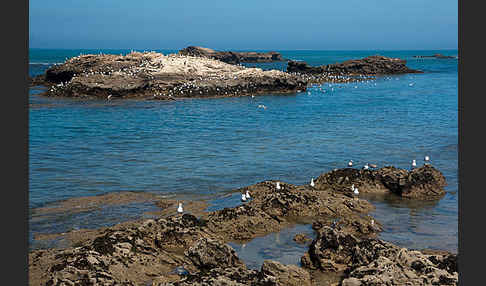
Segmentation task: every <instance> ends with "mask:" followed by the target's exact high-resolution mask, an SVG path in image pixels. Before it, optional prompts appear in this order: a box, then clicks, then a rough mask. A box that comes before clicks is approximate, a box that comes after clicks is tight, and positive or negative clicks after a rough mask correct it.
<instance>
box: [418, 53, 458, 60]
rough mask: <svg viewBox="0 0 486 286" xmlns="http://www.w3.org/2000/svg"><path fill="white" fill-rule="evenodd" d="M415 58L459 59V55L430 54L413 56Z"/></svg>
mask: <svg viewBox="0 0 486 286" xmlns="http://www.w3.org/2000/svg"><path fill="white" fill-rule="evenodd" d="M413 57H414V58H418V59H426V58H435V59H457V58H458V57H457V56H446V55H443V54H433V55H429V56H413Z"/></svg>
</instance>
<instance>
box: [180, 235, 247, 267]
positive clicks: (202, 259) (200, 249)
mask: <svg viewBox="0 0 486 286" xmlns="http://www.w3.org/2000/svg"><path fill="white" fill-rule="evenodd" d="M185 255H186V256H187V257H189V259H190V260H191V261H192V262H193V263H194V265H195V266H196V267H197V268H198V269H199V270H201V271H207V270H210V269H213V268H218V267H220V268H224V267H234V266H236V267H245V266H244V264H243V263H242V262H241V261H240V259H239V258H238V256H237V255H236V252H235V250H234V249H233V248H232V247H230V246H228V245H226V244H224V243H222V242H220V241H218V240H213V239H210V238H201V239H199V240H198V241H197V242H196V243H195V244H194V245H193V246H191V247H190V248H189V249H188V250H187V251H186V252H185Z"/></svg>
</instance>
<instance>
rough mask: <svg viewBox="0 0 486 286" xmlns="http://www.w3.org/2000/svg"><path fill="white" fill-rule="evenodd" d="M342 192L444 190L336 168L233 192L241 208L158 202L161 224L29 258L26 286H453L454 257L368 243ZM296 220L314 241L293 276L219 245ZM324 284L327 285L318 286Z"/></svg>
mask: <svg viewBox="0 0 486 286" xmlns="http://www.w3.org/2000/svg"><path fill="white" fill-rule="evenodd" d="M350 184H355V185H359V186H360V190H361V189H362V190H363V192H368V193H389V195H392V196H395V195H401V196H402V197H406V198H408V199H416V200H417V199H432V198H433V199H438V198H440V196H441V194H442V195H443V192H444V191H443V189H442V188H443V186H444V185H445V180H443V176H442V174H441V173H440V171H438V170H437V169H435V168H434V167H433V166H431V165H426V166H423V167H420V168H417V169H415V170H412V171H408V170H402V169H397V168H394V167H383V168H380V169H377V170H364V171H360V170H356V169H352V168H345V169H338V170H334V171H332V172H328V173H324V174H322V175H321V176H319V178H318V179H317V180H316V181H315V184H314V186H311V185H309V184H306V185H293V184H289V183H285V182H281V181H280V182H277V181H274V180H269V181H263V182H260V183H257V184H254V185H251V186H247V187H244V188H240V189H236V190H234V191H235V192H241V193H245V192H246V191H248V192H249V193H250V194H251V199H250V200H249V201H248V202H244V203H241V204H240V205H238V206H236V207H232V208H224V209H222V210H217V211H211V212H201V213H193V212H191V213H188V212H187V210H186V212H185V213H183V214H178V213H176V212H175V210H176V208H177V202H176V201H171V200H161V201H160V206H161V207H163V208H165V209H164V211H165V214H164V215H161V216H160V218H158V219H148V220H142V221H135V222H129V223H123V224H119V225H116V226H113V227H108V228H103V229H100V230H98V232H92V233H91V235H90V236H85V237H83V236H79V237H78V241H76V242H74V243H73V245H71V246H70V247H67V248H64V249H40V250H34V251H31V252H30V254H29V281H30V285H98V284H102V285H164V286H168V285H404V284H406V283H408V284H409V285H457V281H458V276H457V255H456V254H451V253H447V252H441V253H437V252H435V253H431V252H425V251H413V250H408V249H405V248H400V247H398V246H396V245H393V244H391V243H388V242H385V241H382V240H379V239H377V234H378V233H379V232H380V231H381V230H382V225H381V223H380V222H378V221H376V220H375V219H374V218H373V217H371V216H369V215H368V213H369V212H370V211H372V210H373V209H374V206H373V205H372V204H371V203H369V202H368V201H367V200H364V199H361V198H360V197H359V195H356V194H354V193H353V192H352V191H350V189H349V185H350ZM365 190H366V191H365ZM404 194H405V195H404ZM408 194H413V195H408ZM194 214H195V215H194ZM299 220H307V221H312V222H313V223H312V228H313V229H314V231H315V232H316V234H317V237H316V238H315V239H314V240H312V242H311V243H310V245H309V250H308V253H306V254H305V255H304V256H303V257H302V267H299V266H296V265H283V264H281V263H279V262H276V261H271V260H267V261H265V262H264V263H263V265H262V267H261V269H260V270H252V269H248V268H247V267H246V265H245V264H244V263H243V262H242V261H241V260H240V259H239V258H238V256H237V254H236V252H235V251H234V249H232V248H231V247H230V246H228V245H227V244H226V243H227V242H235V241H236V242H237V241H248V240H251V239H253V238H255V237H258V236H263V235H265V234H268V233H273V232H278V231H279V230H282V229H284V228H286V227H289V226H291V225H292V224H293V223H295V222H296V221H299ZM297 239H298V240H301V241H303V242H304V243H305V242H306V241H307V242H308V241H309V239H308V238H306V237H303V236H300V238H297ZM329 275H330V276H332V277H335V279H334V280H333V281H331V282H329V281H330V280H325V279H324V278H322V277H327V276H329ZM323 279H324V280H323ZM324 281H327V282H324Z"/></svg>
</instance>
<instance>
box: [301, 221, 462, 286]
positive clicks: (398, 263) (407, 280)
mask: <svg viewBox="0 0 486 286" xmlns="http://www.w3.org/2000/svg"><path fill="white" fill-rule="evenodd" d="M316 232H317V237H316V239H315V240H314V241H313V242H312V244H311V246H310V247H309V251H308V253H307V254H306V255H305V256H304V257H303V258H302V264H303V265H304V266H305V267H306V268H309V269H316V270H318V271H324V272H339V273H342V274H343V276H344V279H343V280H342V283H341V285H343V286H344V285H357V286H359V285H457V283H458V272H457V271H458V270H457V255H455V254H425V253H423V252H420V251H413V250H408V249H405V248H400V247H398V246H396V245H393V244H391V243H388V242H385V241H382V240H379V239H370V238H365V239H362V238H359V237H357V236H355V235H353V234H349V233H347V232H345V231H342V230H341V229H340V228H339V227H334V228H333V227H328V226H325V227H323V228H321V229H318V230H317V231H316Z"/></svg>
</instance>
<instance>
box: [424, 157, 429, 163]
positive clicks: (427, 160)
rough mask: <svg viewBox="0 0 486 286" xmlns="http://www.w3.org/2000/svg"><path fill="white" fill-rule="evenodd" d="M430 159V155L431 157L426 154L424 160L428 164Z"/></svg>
mask: <svg viewBox="0 0 486 286" xmlns="http://www.w3.org/2000/svg"><path fill="white" fill-rule="evenodd" d="M429 161H430V157H429V156H425V158H424V162H425V164H428V163H429Z"/></svg>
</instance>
